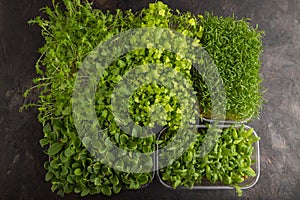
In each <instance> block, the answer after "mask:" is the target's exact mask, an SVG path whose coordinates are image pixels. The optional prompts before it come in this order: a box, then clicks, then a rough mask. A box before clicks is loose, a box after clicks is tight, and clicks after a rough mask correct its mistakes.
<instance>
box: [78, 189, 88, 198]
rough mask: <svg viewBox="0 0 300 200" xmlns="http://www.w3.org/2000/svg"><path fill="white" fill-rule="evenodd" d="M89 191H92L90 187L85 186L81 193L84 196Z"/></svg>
mask: <svg viewBox="0 0 300 200" xmlns="http://www.w3.org/2000/svg"><path fill="white" fill-rule="evenodd" d="M89 193H90V188H88V187H84V188H83V189H82V192H81V193H80V196H82V197H84V196H86V195H88V194H89Z"/></svg>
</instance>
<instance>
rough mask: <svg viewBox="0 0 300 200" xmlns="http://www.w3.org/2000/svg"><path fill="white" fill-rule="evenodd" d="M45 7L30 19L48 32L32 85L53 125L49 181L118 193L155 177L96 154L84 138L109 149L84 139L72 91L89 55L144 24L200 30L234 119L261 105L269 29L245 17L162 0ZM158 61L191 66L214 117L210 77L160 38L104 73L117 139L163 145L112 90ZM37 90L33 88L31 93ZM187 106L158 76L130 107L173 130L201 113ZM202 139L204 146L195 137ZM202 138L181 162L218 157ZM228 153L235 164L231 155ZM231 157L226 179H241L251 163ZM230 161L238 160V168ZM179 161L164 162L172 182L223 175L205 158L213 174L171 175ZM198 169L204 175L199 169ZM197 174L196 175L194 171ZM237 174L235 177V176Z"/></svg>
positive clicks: (100, 100) (45, 142)
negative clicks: (188, 112)
mask: <svg viewBox="0 0 300 200" xmlns="http://www.w3.org/2000/svg"><path fill="white" fill-rule="evenodd" d="M43 12H44V13H45V14H46V15H47V17H46V18H42V17H37V18H35V19H34V20H31V21H30V23H31V24H38V25H39V26H40V27H41V29H42V31H41V33H42V35H43V37H44V39H45V44H44V46H43V47H42V48H40V49H39V52H40V53H41V57H40V59H39V60H38V61H37V63H36V66H35V67H36V72H37V74H38V75H39V77H38V78H35V79H34V83H35V86H34V87H33V88H31V89H35V88H37V89H38V91H39V100H38V102H37V103H33V104H29V105H26V106H25V107H28V106H37V108H38V111H39V114H38V120H39V121H40V122H41V123H42V125H43V127H44V129H43V132H44V138H43V139H41V140H40V144H41V146H42V147H45V148H46V147H47V150H46V151H45V153H46V154H47V155H49V157H50V159H49V161H47V162H45V168H46V169H47V174H46V180H47V181H50V182H51V183H52V187H51V189H52V190H53V191H57V192H58V194H60V195H64V194H65V193H71V192H75V193H80V194H81V196H86V195H88V194H97V193H102V194H105V195H111V194H112V193H119V192H120V191H121V189H122V188H127V189H138V188H141V187H142V186H143V185H145V184H147V183H149V182H151V180H152V177H153V174H152V173H140V174H139V173H126V172H120V171H118V170H115V169H113V168H110V167H107V166H105V165H104V164H103V163H101V162H99V161H97V160H95V159H94V155H93V154H92V153H91V152H90V151H88V150H87V149H86V147H85V146H84V144H85V143H92V145H93V147H95V149H96V150H98V151H101V149H100V148H98V147H99V143H97V139H95V140H92V141H81V140H80V138H79V136H78V134H77V131H76V129H75V125H74V119H73V116H72V92H73V88H74V82H75V80H76V78H77V76H78V71H79V70H80V68H81V66H82V62H83V60H84V59H85V58H86V56H87V55H88V54H89V53H90V52H91V51H92V50H93V49H94V48H95V47H96V46H97V45H98V44H99V43H101V42H104V41H106V40H108V39H110V38H111V37H112V36H114V35H116V34H118V33H121V32H123V31H126V30H130V29H134V28H144V27H160V28H170V29H173V30H176V31H178V32H180V33H182V34H184V35H186V36H188V37H191V38H193V39H194V40H195V44H193V45H196V46H200V45H203V46H205V48H206V49H207V51H208V53H209V54H210V55H211V56H212V57H213V59H214V60H215V62H216V64H217V67H218V68H219V72H220V73H221V76H222V78H223V81H224V83H225V87H226V93H227V100H228V102H227V105H226V108H227V118H228V119H235V120H240V119H245V118H248V117H252V116H257V114H258V108H259V107H260V104H261V100H262V98H261V95H260V90H259V89H260V88H259V83H260V79H259V77H258V71H259V65H260V63H259V61H258V56H259V53H260V52H261V40H260V32H257V30H256V29H252V28H250V26H249V24H248V23H247V22H246V21H244V20H241V21H236V20H235V19H234V18H216V17H213V16H210V15H208V16H206V17H205V18H203V17H202V16H201V15H198V16H194V15H192V14H191V13H188V12H187V13H181V12H179V11H178V10H176V11H172V10H171V9H170V8H168V6H167V5H165V4H163V3H162V2H159V1H158V2H156V3H152V4H149V8H145V9H143V10H141V11H139V12H136V13H133V12H132V11H131V10H129V11H121V10H116V12H115V13H114V14H112V13H110V12H108V11H107V12H103V11H101V10H98V9H92V6H91V4H90V3H88V2H85V1H84V2H82V1H80V0H63V1H62V3H61V4H58V3H56V2H55V1H53V6H52V7H51V8H50V7H45V8H43ZM167 41H168V40H165V42H167ZM133 42H134V41H133ZM166 45H168V43H166ZM178 45H179V46H180V44H178ZM151 63H156V64H162V65H164V66H168V67H171V68H172V69H174V70H175V71H177V72H178V73H180V74H182V75H183V76H184V77H185V78H186V80H187V83H188V84H191V85H194V88H195V93H196V92H197V94H198V98H199V99H198V101H199V103H200V107H201V112H202V114H203V116H205V117H209V116H210V109H211V108H210V103H211V102H210V99H209V94H207V87H206V86H205V84H204V82H203V81H202V77H201V76H199V75H197V74H196V73H194V71H193V68H192V64H191V62H190V61H189V60H186V59H183V58H181V57H179V56H178V55H175V54H173V53H171V52H168V51H165V50H160V49H154V48H151V47H149V48H146V49H137V50H133V51H130V52H128V53H126V54H125V55H122V56H120V57H119V58H118V59H117V60H116V61H114V62H113V63H112V64H111V65H110V66H109V68H108V69H107V70H106V71H105V72H104V76H103V77H102V78H101V79H100V80H99V83H98V85H97V88H96V89H97V90H96V94H95V110H96V113H97V117H98V123H99V125H100V126H101V128H103V129H105V130H107V135H108V137H109V139H110V140H111V141H112V142H113V143H114V144H115V145H117V146H119V147H122V148H123V149H126V150H129V151H139V152H143V153H149V152H152V151H153V150H154V149H155V144H156V140H155V136H150V137H147V138H138V137H134V135H135V133H136V132H138V131H139V130H137V129H130V132H131V133H132V136H131V135H129V134H126V133H125V132H124V131H122V130H121V129H120V128H119V127H118V125H117V123H116V121H115V119H114V115H113V114H112V108H111V100H112V94H113V90H114V88H115V86H116V85H117V83H118V82H119V81H120V80H121V79H122V76H124V75H125V74H126V72H128V71H129V70H131V69H133V68H134V67H135V66H139V65H146V64H151ZM174 85H176V83H174ZM178 87H180V86H178ZM31 89H29V90H28V91H27V92H26V93H25V96H27V95H28V93H29V91H30V90H31ZM192 101H194V102H195V101H196V100H192ZM158 104H159V105H160V106H161V107H159V109H160V108H163V109H164V112H165V115H164V116H159V115H157V113H156V112H158V110H159V109H157V108H158V107H157V106H156V105H158ZM184 106H186V107H188V106H189V105H180V104H179V100H178V98H177V97H176V95H174V93H173V92H172V91H170V90H169V89H168V88H166V87H164V86H162V85H160V84H158V83H157V82H153V83H151V84H145V85H141V86H140V87H139V89H138V90H136V91H135V93H134V94H132V96H131V97H130V101H129V113H130V115H131V118H132V119H133V121H134V122H135V123H136V124H139V125H141V126H149V127H155V125H156V124H159V125H162V126H164V125H167V126H168V127H169V130H170V131H176V130H177V128H178V127H179V126H180V123H181V121H182V120H189V122H190V123H191V124H192V123H195V119H183V114H182V107H184ZM158 113H161V112H158ZM149 116H151V118H150V117H149ZM153 116H154V117H153ZM230 130H231V129H230ZM228 132H229V133H227V134H223V135H229V134H230V133H231V132H232V131H228ZM201 138H202V135H201V134H199V141H198V142H199V143H200V142H201ZM229 138H230V136H227V140H230V139H229ZM243 139H245V138H243ZM227 140H226V141H225V138H224V141H223V143H220V144H219V146H220V145H221V146H222V145H223V144H225V146H224V145H223V146H224V147H222V148H225V149H222V148H221V147H216V148H217V150H216V155H210V157H209V162H212V163H213V162H216V160H218V159H219V157H218V155H219V153H220V152H221V151H223V150H224V152H226V148H227V147H228V145H229V144H230V142H231V141H230V142H228V141H227ZM245 141H246V142H245ZM249 141H250V140H246V139H245V140H243V142H242V143H243V144H244V145H248V146H249V144H250V143H251V142H249ZM98 142H99V141H98ZM230 145H231V144H230ZM194 146H195V147H196V146H197V145H196V144H194ZM195 147H194V150H193V149H190V150H189V151H188V153H187V154H189V155H188V156H189V158H191V160H189V161H188V162H187V163H186V164H184V161H186V159H183V160H179V161H178V162H180V163H181V166H185V167H186V166H189V167H190V166H191V163H193V165H195V167H199V169H200V165H203V164H204V163H207V162H208V161H204V160H199V159H196V158H197V156H196V149H195ZM243 148H244V147H243ZM241 151H242V150H241ZM251 151H252V150H251ZM251 151H250V150H249V151H247V153H251ZM191 152H192V154H191ZM191 155H192V157H191ZM247 155H248V154H247ZM249 155H250V154H249ZM226 156H227V157H228V159H233V160H234V159H241V158H237V156H238V155H235V154H234V155H227V154H226ZM210 159H211V160H210ZM224 162H225V164H226V161H224ZM232 162H234V161H232ZM146 163H147V166H149V168H151V167H152V166H153V161H152V159H151V158H149V160H147V161H146ZM121 164H122V163H120V165H121ZM225 164H224V170H225V169H226V170H227V171H226V170H225V172H224V174H221V175H218V179H217V180H221V178H223V179H222V180H221V181H223V182H224V183H226V184H234V183H236V182H238V181H236V179H235V178H236V177H241V176H242V175H241V173H242V171H241V170H240V171H236V172H234V171H235V169H233V168H232V166H231V165H230V164H229V163H227V164H228V166H225ZM247 164H249V163H247ZM207 166H209V168H210V169H211V171H210V172H207V171H208V170H207V169H208V167H207ZM202 167H203V166H202ZM230 167H231V168H232V169H231V171H230V172H228V170H229V169H230ZM174 169H175V168H174V165H172V166H170V167H168V168H166V169H164V170H165V172H168V173H169V172H170V173H169V175H167V176H164V178H165V180H168V181H170V182H172V184H173V186H174V187H176V186H178V185H185V186H192V185H193V184H194V182H197V181H199V180H200V179H199V178H200V177H203V176H204V175H206V177H207V178H208V180H209V181H211V182H216V181H217V180H216V175H215V174H216V173H215V172H214V169H215V168H214V166H213V165H205V166H204V168H202V169H201V170H202V171H203V169H205V170H204V171H205V173H204V172H201V173H200V172H197V173H198V175H199V176H198V179H197V180H196V179H195V177H188V176H187V175H185V174H184V173H181V172H180V171H178V170H179V169H176V170H177V171H178V173H177V172H176V173H177V175H175V174H171V172H172V173H173V171H172V170H174ZM195 169H196V168H195ZM197 169H198V168H197ZM247 169H248V168H247ZM176 170H175V171H176ZM175 171H174V173H175ZM197 173H195V175H194V176H197ZM228 173H229V174H228ZM226 174H227V176H226ZM245 174H246V172H243V175H245ZM249 175H253V174H249ZM168 177H169V178H170V179H168ZM173 177H176V178H173ZM188 178H192V179H190V180H188ZM229 178H232V180H231V181H229Z"/></svg>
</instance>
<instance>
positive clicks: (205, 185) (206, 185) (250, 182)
mask: <svg viewBox="0 0 300 200" xmlns="http://www.w3.org/2000/svg"><path fill="white" fill-rule="evenodd" d="M195 126H196V127H197V128H198V129H206V128H207V127H206V126H205V125H195ZM230 126H231V125H219V127H221V128H228V127H230ZM240 126H241V125H236V126H235V127H236V128H239V127H240ZM244 128H245V129H247V130H249V129H251V127H249V126H247V125H244ZM166 130H167V127H166V128H164V129H163V130H162V131H161V132H160V133H159V135H158V137H160V135H161V134H162V133H163V132H164V131H166ZM252 134H253V135H255V136H257V134H256V132H255V130H253V133H252ZM253 146H254V151H253V154H252V156H251V159H252V160H256V162H255V163H253V164H252V166H251V168H252V169H253V170H254V171H255V173H256V176H255V177H249V178H247V179H246V180H245V181H243V182H242V183H240V184H239V186H240V187H241V189H243V190H245V189H249V188H251V187H253V186H254V185H255V184H256V183H257V181H258V179H259V176H260V154H259V141H257V142H255V143H254V144H253ZM158 152H159V148H158V145H157V154H156V169H158V167H159V156H158V155H159V153H158ZM157 177H158V180H159V182H160V183H161V184H162V185H163V186H165V187H167V188H170V189H174V188H173V187H172V186H171V185H170V184H169V183H167V182H165V181H164V180H162V178H161V175H160V172H159V170H157ZM176 189H192V190H210V189H234V187H232V186H228V185H225V184H223V183H215V184H212V183H210V182H208V181H204V180H203V181H202V183H201V184H198V185H197V184H195V186H194V187H192V188H189V187H184V186H179V187H177V188H176Z"/></svg>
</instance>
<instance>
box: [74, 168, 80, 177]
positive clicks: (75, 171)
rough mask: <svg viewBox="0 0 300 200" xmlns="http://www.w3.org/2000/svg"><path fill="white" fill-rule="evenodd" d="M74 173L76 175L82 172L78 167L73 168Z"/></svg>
mask: <svg viewBox="0 0 300 200" xmlns="http://www.w3.org/2000/svg"><path fill="white" fill-rule="evenodd" d="M74 174H75V175H76V176H80V175H81V174H82V171H81V169H80V168H77V169H75V170H74Z"/></svg>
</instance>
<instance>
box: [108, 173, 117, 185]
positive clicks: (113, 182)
mask: <svg viewBox="0 0 300 200" xmlns="http://www.w3.org/2000/svg"><path fill="white" fill-rule="evenodd" d="M110 181H111V183H112V184H114V185H118V184H119V179H118V177H117V176H116V175H115V176H113V177H112V178H111V179H110Z"/></svg>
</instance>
